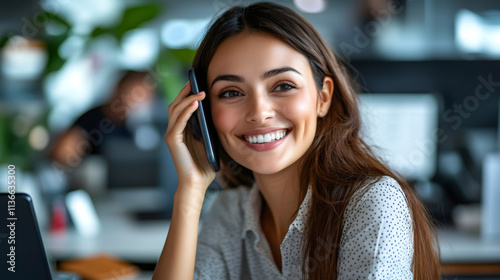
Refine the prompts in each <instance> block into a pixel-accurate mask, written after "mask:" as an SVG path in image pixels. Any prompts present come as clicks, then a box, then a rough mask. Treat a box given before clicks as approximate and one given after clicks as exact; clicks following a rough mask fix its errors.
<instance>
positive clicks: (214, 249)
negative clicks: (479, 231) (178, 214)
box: [194, 177, 413, 280]
mask: <svg viewBox="0 0 500 280" xmlns="http://www.w3.org/2000/svg"><path fill="white" fill-rule="evenodd" d="M310 201H311V191H310V190H309V191H308V192H307V194H306V196H305V198H304V201H303V202H302V204H301V206H300V208H299V211H298V213H297V217H296V218H295V220H294V221H293V222H292V224H291V225H290V227H289V229H288V232H287V234H286V236H285V238H284V240H283V242H282V244H281V246H280V248H281V260H282V271H281V272H280V271H279V269H278V268H277V266H276V265H275V263H274V259H273V257H272V253H271V249H270V247H269V244H268V243H267V241H266V238H265V237H264V234H263V232H262V230H261V227H260V221H259V217H260V211H261V206H262V198H261V195H260V194H259V190H258V188H257V187H256V186H255V185H254V186H253V187H252V188H251V189H248V188H245V187H239V188H236V189H230V190H225V191H222V192H221V193H220V194H219V195H218V197H217V199H216V201H215V202H214V203H213V205H212V207H211V209H210V210H209V212H208V213H207V215H206V216H205V218H204V220H203V226H202V229H201V232H200V234H199V238H198V246H197V253H196V264H195V277H194V278H195V279H259V280H261V279H273V280H275V279H302V242H301V239H302V235H303V233H304V227H305V222H306V221H307V217H308V212H309V208H310ZM412 257H413V229H412V219H411V215H410V212H409V209H408V205H407V203H406V198H405V195H404V193H403V191H402V190H401V187H400V186H399V184H398V183H397V182H396V181H395V180H394V179H392V178H389V177H383V178H381V179H380V180H379V181H378V182H376V183H374V184H371V185H368V186H365V187H364V188H361V189H360V190H359V191H358V192H357V193H356V194H355V195H354V196H353V198H352V200H351V202H350V203H349V205H348V207H347V209H346V213H345V216H344V229H343V232H342V237H341V247H340V251H339V260H338V268H337V273H338V279H413V273H412ZM309 267H314V264H312V263H311V264H309Z"/></svg>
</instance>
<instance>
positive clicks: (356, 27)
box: [0, 0, 500, 264]
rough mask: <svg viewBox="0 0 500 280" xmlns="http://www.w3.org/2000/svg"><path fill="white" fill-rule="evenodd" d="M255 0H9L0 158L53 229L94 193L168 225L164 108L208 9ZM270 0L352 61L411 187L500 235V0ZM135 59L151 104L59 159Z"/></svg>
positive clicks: (169, 168) (140, 218)
mask: <svg viewBox="0 0 500 280" xmlns="http://www.w3.org/2000/svg"><path fill="white" fill-rule="evenodd" d="M4 2H5V1H4ZM251 2H254V1H244V0H193V1H191V0H189V1H173V0H165V1H119V0H99V1H97V0H85V1H64V0H42V1H37V0H22V1H14V2H12V1H11V2H9V3H2V4H1V8H0V40H1V41H0V47H1V55H0V69H1V71H0V165H1V166H2V168H5V169H6V166H7V165H9V164H15V165H16V168H17V170H18V171H19V172H20V174H21V175H18V176H19V177H18V188H19V190H21V191H22V190H25V191H27V192H29V193H31V194H32V195H33V196H35V197H36V198H37V199H35V201H43V203H37V204H36V205H35V206H36V207H37V208H38V209H39V213H40V215H39V220H41V223H42V228H43V229H44V230H47V231H50V230H49V229H50V228H52V229H53V230H55V229H54V228H56V229H57V228H59V229H60V228H63V230H64V229H66V228H71V227H72V226H73V225H74V224H75V221H71V219H68V221H66V222H65V220H64V219H63V221H62V222H61V221H60V222H59V223H57V222H54V219H56V217H58V209H60V208H59V206H61V205H62V206H66V207H67V208H71V207H70V206H68V205H67V204H68V201H71V200H65V199H66V194H68V193H70V192H72V191H75V190H84V191H85V194H86V195H87V194H88V195H89V196H90V197H91V198H92V201H93V202H94V204H96V205H104V206H103V207H104V208H106V207H109V206H106V205H115V206H116V208H117V209H118V208H120V209H125V211H126V213H127V215H129V216H130V217H129V218H130V219H131V220H133V221H136V222H138V223H143V225H144V223H149V224H151V223H154V222H156V221H166V222H167V223H168V216H169V213H170V211H171V207H172V195H173V193H174V192H175V188H176V183H177V181H176V177H175V169H174V168H173V165H172V162H171V159H170V156H169V152H168V149H167V148H166V145H165V144H164V142H163V133H164V131H165V129H166V126H167V122H168V115H167V110H166V107H167V105H168V103H169V102H170V101H171V100H173V98H174V97H175V96H176V94H177V93H178V91H179V90H180V88H181V87H182V86H183V85H184V83H185V82H186V74H185V73H186V72H187V69H188V68H189V67H190V62H191V59H192V57H193V55H194V51H195V49H196V46H197V43H198V42H199V40H200V39H201V37H202V36H203V32H204V30H205V28H206V26H207V24H208V23H209V22H210V20H211V18H212V17H213V16H215V15H217V14H219V13H221V12H222V11H223V10H225V9H226V8H228V7H230V6H232V5H236V4H248V3H251ZM274 2H278V3H281V4H284V5H287V6H289V7H291V8H293V9H295V10H296V11H298V12H300V13H301V14H302V15H304V16H305V17H306V18H308V19H309V20H310V21H311V22H312V23H313V25H314V26H315V27H316V28H317V29H318V30H319V31H320V33H322V35H323V36H324V37H325V39H326V40H327V41H328V43H329V44H330V45H331V46H332V47H333V48H334V50H335V51H336V53H337V54H338V55H339V56H340V57H342V58H343V59H344V61H346V63H348V64H350V65H352V66H353V68H352V73H353V76H354V77H356V79H357V81H358V82H359V83H360V85H361V89H360V92H361V93H362V97H361V101H362V112H363V117H364V118H365V120H366V123H367V128H366V132H365V133H366V135H367V136H366V137H367V139H368V140H369V141H372V142H373V143H374V144H375V145H377V146H378V147H379V150H378V151H379V152H380V153H381V156H382V157H383V158H384V159H386V160H387V161H388V162H389V163H390V164H391V165H393V167H394V168H396V169H397V170H398V171H399V172H400V173H401V174H403V175H404V176H405V177H407V178H408V179H409V180H411V181H412V182H413V183H414V185H415V189H416V191H417V193H418V194H419V196H420V197H421V198H422V200H423V202H424V203H425V205H426V206H427V208H428V209H429V212H430V213H431V215H432V216H433V217H434V218H435V219H436V221H437V222H438V225H439V226H440V227H442V228H453V229H454V230H458V231H461V232H466V233H467V234H470V235H471V236H477V237H478V238H479V239H481V238H483V239H491V237H492V236H493V237H494V235H495V234H498V232H499V229H498V228H496V229H495V228H493V229H490V228H489V227H488V230H489V231H491V232H492V233H491V234H488V236H487V237H488V238H486V237H485V235H484V231H485V229H484V225H485V223H488V224H495V223H498V224H500V220H498V218H496V217H495V215H492V216H488V215H486V217H487V218H485V214H484V213H485V212H489V213H491V212H492V211H493V212H494V213H498V212H497V211H500V209H497V210H495V208H494V207H495V205H492V204H493V203H490V204H488V205H487V207H486V208H488V209H486V210H485V207H484V203H482V202H483V201H484V198H483V197H485V193H484V192H483V190H485V189H488V190H489V191H488V195H486V197H494V195H497V196H498V191H497V189H498V188H500V186H498V184H499V183H500V180H499V179H498V178H497V173H500V168H499V167H498V166H499V164H498V161H499V160H498V156H497V154H496V153H497V152H498V148H499V144H500V140H499V129H498V128H499V107H500V102H499V99H500V98H499V93H500V64H499V59H500V2H499V1H495V0H481V1H474V0H413V1H412V0H400V1H390V0H356V1H347V0H346V1H343V0H335V1H334V0H331V1H326V0H316V1H313V0H281V1H274ZM127 70H128V71H138V72H142V73H144V72H145V73H147V75H148V77H149V78H147V79H143V80H141V81H142V86H143V87H144V88H147V89H149V90H151V91H152V92H153V95H154V96H153V97H152V101H151V102H146V103H147V104H146V105H144V106H141V105H133V106H132V105H129V107H133V108H132V109H133V110H131V111H132V113H130V114H129V115H128V116H127V118H126V121H125V125H124V126H125V130H127V133H128V134H127V136H126V137H115V138H112V139H111V140H109V141H106V144H102V145H101V142H100V141H101V138H106V137H107V135H106V134H107V133H106V131H105V129H101V130H97V131H94V133H93V134H91V137H94V138H93V139H94V140H95V141H97V142H99V143H97V146H100V150H101V152H100V153H98V154H91V155H86V156H84V157H82V158H81V159H77V160H74V161H72V160H68V162H61V161H57V160H54V158H53V157H51V156H50V155H51V151H52V149H54V145H55V144H54V143H58V142H57V139H58V138H59V137H60V136H61V135H63V134H64V133H65V132H67V131H68V130H70V129H71V127H72V125H73V124H74V123H75V121H77V119H78V118H79V117H80V116H81V115H82V114H84V113H85V112H87V111H88V110H89V109H91V108H94V107H96V106H99V105H101V104H104V103H106V102H110V101H109V100H110V98H112V95H113V92H114V91H115V89H116V87H117V83H118V81H119V80H120V78H122V77H123V75H124V71H127ZM139 103H140V102H139ZM2 170H3V169H2ZM3 173H4V174H6V173H7V172H6V171H5V172H3ZM4 174H2V175H1V176H3V175H4ZM486 185H488V186H486ZM217 187H218V184H214V186H213V189H214V190H215V189H217ZM490 194H491V195H490ZM496 199H500V197H496ZM207 201H210V200H207ZM495 204H496V203H495ZM115 206H113V207H115ZM63 208H64V207H63ZM97 208H98V207H97ZM106 209H108V208H106ZM112 209H115V208H112ZM97 210H98V211H97V213H98V214H97V217H98V218H100V217H99V209H97ZM63 212H64V213H65V212H66V210H64V211H63ZM59 214H60V213H59ZM73 219H75V218H74V217H73ZM495 219H496V220H495ZM56 220H57V219H56ZM103 228H104V229H105V227H103V226H101V231H102V230H103ZM481 232H483V235H481ZM98 234H105V233H103V232H101V233H98ZM165 234H166V232H165ZM47 236H48V237H47V238H49V243H50V244H51V246H52V247H51V248H56V249H54V255H56V256H61V258H64V257H74V255H75V254H71V253H67V254H65V253H61V251H57V248H58V247H57V244H58V243H57V240H56V239H57V238H56V237H53V236H52V235H50V234H49V235H47ZM160 238H164V236H163V237H160ZM493 239H494V238H493ZM54 244H56V245H54ZM495 244H498V242H497V243H495ZM161 245H162V244H161ZM497 246H498V245H497ZM496 248H498V247H496ZM59 249H60V248H59ZM160 249H161V248H158V250H160ZM61 250H62V249H61ZM77 252H79V251H77ZM85 252H86V253H89V252H93V251H85ZM158 252H159V251H158ZM58 253H59V255H57V254H58ZM120 257H123V256H120ZM124 258H126V257H124ZM137 262H140V261H137ZM487 262H489V263H496V264H498V263H499V262H500V259H488V261H487Z"/></svg>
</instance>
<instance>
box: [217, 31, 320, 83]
mask: <svg viewBox="0 0 500 280" xmlns="http://www.w3.org/2000/svg"><path fill="white" fill-rule="evenodd" d="M283 66H292V67H294V68H300V69H301V70H302V71H303V72H310V71H311V69H310V66H309V63H308V60H307V58H306V57H305V56H304V55H303V54H301V53H300V52H298V51H297V50H295V49H294V48H293V47H292V46H290V45H289V44H287V43H285V42H284V41H282V40H280V39H278V38H277V37H275V36H272V35H270V34H268V33H264V32H249V31H245V32H242V33H239V34H237V35H234V36H231V37H229V38H228V39H226V40H225V41H223V42H222V44H220V45H219V47H218V48H217V49H216V51H215V54H214V56H213V57H212V60H211V62H210V65H209V67H208V77H207V78H208V81H211V80H212V79H214V78H215V77H216V76H217V75H220V74H229V73H231V74H242V75H243V74H245V72H247V73H246V74H249V73H248V71H251V72H253V73H255V74H261V73H260V72H261V71H264V72H265V71H267V70H270V69H273V68H276V67H283Z"/></svg>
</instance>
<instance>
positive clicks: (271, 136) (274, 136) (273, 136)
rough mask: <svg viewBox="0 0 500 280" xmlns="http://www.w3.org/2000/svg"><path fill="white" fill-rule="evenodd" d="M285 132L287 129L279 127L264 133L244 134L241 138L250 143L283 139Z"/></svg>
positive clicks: (286, 132)
mask: <svg viewBox="0 0 500 280" xmlns="http://www.w3.org/2000/svg"><path fill="white" fill-rule="evenodd" d="M287 134H288V130H287V129H281V130H276V131H273V132H270V133H266V134H257V135H244V136H243V139H245V141H247V142H248V143H251V144H262V143H270V142H274V141H277V140H280V139H283V138H284V137H285V136H286V135H287Z"/></svg>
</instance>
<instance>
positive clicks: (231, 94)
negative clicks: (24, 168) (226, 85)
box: [219, 90, 242, 98]
mask: <svg viewBox="0 0 500 280" xmlns="http://www.w3.org/2000/svg"><path fill="white" fill-rule="evenodd" d="M238 96H242V94H241V92H238V91H236V90H227V91H224V92H223V93H221V94H219V98H234V97H238Z"/></svg>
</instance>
